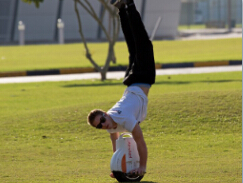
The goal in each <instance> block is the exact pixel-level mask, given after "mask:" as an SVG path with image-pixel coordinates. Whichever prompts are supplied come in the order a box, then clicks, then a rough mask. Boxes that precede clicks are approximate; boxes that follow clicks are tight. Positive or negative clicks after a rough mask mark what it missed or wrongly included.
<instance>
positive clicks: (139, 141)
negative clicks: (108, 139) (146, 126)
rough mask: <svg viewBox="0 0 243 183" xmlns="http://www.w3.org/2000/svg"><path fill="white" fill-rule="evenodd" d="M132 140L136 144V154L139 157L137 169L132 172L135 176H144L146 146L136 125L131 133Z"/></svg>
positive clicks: (146, 155)
mask: <svg viewBox="0 0 243 183" xmlns="http://www.w3.org/2000/svg"><path fill="white" fill-rule="evenodd" d="M132 135H133V138H134V140H135V142H136V143H137V149H138V154H139V157H140V166H139V168H138V169H136V170H134V171H135V173H136V174H139V175H144V174H145V172H146V165H147V157H148V152H147V146H146V143H145V141H144V138H143V132H142V130H141V128H140V126H139V125H138V124H136V126H135V127H134V129H133V131H132Z"/></svg>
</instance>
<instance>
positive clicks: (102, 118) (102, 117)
mask: <svg viewBox="0 0 243 183" xmlns="http://www.w3.org/2000/svg"><path fill="white" fill-rule="evenodd" d="M105 121H106V118H105V114H104V113H103V114H102V116H101V117H100V123H99V124H98V125H97V126H96V128H97V129H101V128H102V123H104V122H105Z"/></svg>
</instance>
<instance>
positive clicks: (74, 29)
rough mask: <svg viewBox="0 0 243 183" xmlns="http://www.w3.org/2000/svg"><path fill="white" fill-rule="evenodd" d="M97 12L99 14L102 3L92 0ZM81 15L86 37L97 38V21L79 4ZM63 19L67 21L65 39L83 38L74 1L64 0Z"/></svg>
mask: <svg viewBox="0 0 243 183" xmlns="http://www.w3.org/2000/svg"><path fill="white" fill-rule="evenodd" d="M90 3H91V5H92V6H93V8H94V10H95V12H96V13H97V14H98V15H99V11H100V5H101V4H100V3H99V2H98V1H97V0H95V1H94V0H92V1H90ZM78 9H79V13H80V17H81V22H82V27H83V33H84V36H85V38H86V39H96V37H97V30H98V24H97V22H96V21H95V20H94V19H93V18H92V17H91V16H90V15H89V14H88V13H87V12H86V10H84V9H83V8H82V7H81V5H79V4H78ZM62 19H63V21H64V23H65V39H68V40H73V39H81V36H80V34H79V27H78V19H77V15H76V13H75V9H74V1H70V0H64V2H63V10H62Z"/></svg>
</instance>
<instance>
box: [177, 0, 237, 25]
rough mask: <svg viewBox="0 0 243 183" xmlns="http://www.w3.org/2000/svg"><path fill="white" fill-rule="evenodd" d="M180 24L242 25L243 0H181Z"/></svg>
mask: <svg viewBox="0 0 243 183" xmlns="http://www.w3.org/2000/svg"><path fill="white" fill-rule="evenodd" d="M181 2H182V4H181V16H180V23H179V24H180V26H183V25H184V28H188V29H191V28H195V27H198V28H200V27H201V28H229V29H230V28H234V27H241V26H242V0H181Z"/></svg>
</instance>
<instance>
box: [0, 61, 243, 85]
mask: <svg viewBox="0 0 243 183" xmlns="http://www.w3.org/2000/svg"><path fill="white" fill-rule="evenodd" d="M231 71H242V66H241V65H237V66H218V67H193V68H179V69H158V70H156V75H178V74H200V73H212V72H231ZM123 77H124V72H123V71H119V72H108V73H107V79H121V78H123ZM83 79H100V74H99V73H84V74H65V75H48V76H24V77H5V78H0V84H7V83H34V82H46V81H73V80H83Z"/></svg>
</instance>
